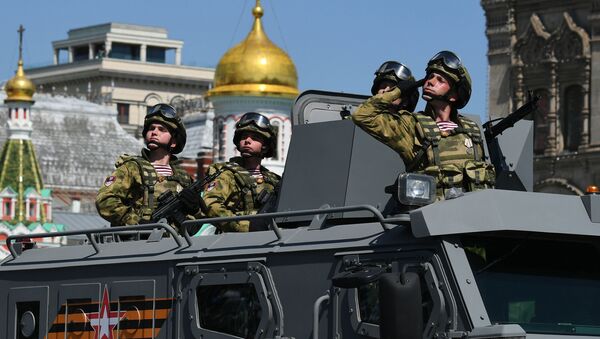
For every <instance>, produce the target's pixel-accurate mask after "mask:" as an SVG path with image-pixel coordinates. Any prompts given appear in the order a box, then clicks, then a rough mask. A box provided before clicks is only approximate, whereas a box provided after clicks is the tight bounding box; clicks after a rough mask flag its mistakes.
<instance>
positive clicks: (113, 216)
mask: <svg viewBox="0 0 600 339" xmlns="http://www.w3.org/2000/svg"><path fill="white" fill-rule="evenodd" d="M149 152H150V151H149V150H147V149H144V150H142V156H141V157H140V156H131V155H127V154H124V155H122V156H120V157H119V159H118V160H117V162H116V163H115V167H116V169H115V171H114V172H113V173H112V174H111V175H110V176H108V177H107V178H106V180H104V184H103V185H102V187H100V190H99V192H98V195H97V197H96V208H97V209H98V213H100V215H101V216H102V217H103V218H104V219H106V220H108V221H110V224H111V225H112V226H119V225H135V224H143V223H148V222H150V220H151V217H152V212H153V211H154V210H155V209H156V207H157V199H158V197H159V196H160V195H161V194H162V193H163V192H165V191H167V190H170V191H174V192H179V191H181V190H182V189H183V188H184V187H187V186H189V185H190V184H191V183H192V178H191V177H190V176H189V174H187V172H186V171H185V170H184V169H183V168H181V167H180V166H178V165H177V164H178V163H179V161H178V160H177V158H176V157H175V156H171V161H170V162H169V165H170V166H171V168H172V170H173V175H172V176H168V177H163V176H159V175H158V174H157V173H156V170H155V169H154V167H153V166H152V164H151V163H150V161H149V160H148V156H149ZM173 226H175V225H173Z"/></svg>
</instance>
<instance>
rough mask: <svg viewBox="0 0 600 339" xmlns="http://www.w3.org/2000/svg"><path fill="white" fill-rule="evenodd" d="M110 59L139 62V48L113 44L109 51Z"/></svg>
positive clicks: (137, 46)
mask: <svg viewBox="0 0 600 339" xmlns="http://www.w3.org/2000/svg"><path fill="white" fill-rule="evenodd" d="M110 57H111V58H115V59H125V60H140V46H139V45H130V44H122V43H118V42H115V43H113V44H112V48H111V50H110Z"/></svg>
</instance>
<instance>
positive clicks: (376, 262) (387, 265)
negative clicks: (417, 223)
mask: <svg viewBox="0 0 600 339" xmlns="http://www.w3.org/2000/svg"><path fill="white" fill-rule="evenodd" d="M422 255H423V257H420V258H418V259H417V258H415V257H403V258H399V257H396V256H395V255H394V256H390V255H389V254H388V255H387V256H386V255H377V256H373V257H371V258H368V257H363V256H362V255H361V257H360V261H359V262H357V261H356V260H355V259H354V258H356V257H354V256H352V255H349V256H347V257H345V258H343V261H344V262H350V263H353V264H351V265H350V266H347V267H345V268H343V270H342V271H350V272H352V271H355V272H357V273H356V274H355V277H356V276H358V275H360V274H362V273H365V274H366V276H372V275H373V272H376V271H378V270H381V269H382V268H383V269H384V272H387V273H392V274H398V275H400V272H401V271H403V270H406V272H414V273H416V274H418V276H419V284H420V287H421V304H420V305H421V306H422V309H421V310H420V312H421V314H422V316H423V323H422V328H423V329H424V333H433V332H435V331H438V330H440V329H439V328H436V325H435V324H439V323H445V322H446V321H447V318H445V317H446V315H447V314H448V312H449V310H448V303H447V302H446V301H445V299H446V298H447V297H448V296H447V295H445V294H442V291H441V290H440V289H437V288H432V286H438V284H437V283H434V284H433V285H432V284H431V282H435V281H438V277H439V276H438V275H437V274H436V272H435V271H436V268H435V266H434V265H433V263H432V262H429V261H426V262H421V260H422V259H423V258H425V257H429V256H430V254H429V253H425V252H423V253H422ZM348 300H349V301H350V302H349V304H348V306H349V308H350V310H351V311H350V312H348V314H349V315H350V322H351V324H352V328H353V329H354V331H355V332H356V333H358V334H361V335H362V336H365V337H370V338H379V322H380V311H379V307H380V306H379V282H378V280H377V281H374V282H371V283H368V284H365V285H362V286H360V287H358V288H351V289H348ZM407 305H409V304H407ZM407 307H412V306H407ZM353 310H358V312H354V311H353ZM411 310H412V308H411Z"/></svg>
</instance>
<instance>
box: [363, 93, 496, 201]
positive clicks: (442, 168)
mask: <svg viewBox="0 0 600 339" xmlns="http://www.w3.org/2000/svg"><path fill="white" fill-rule="evenodd" d="M400 95H401V91H400V90H399V89H398V88H395V89H393V90H392V91H390V92H386V93H383V94H377V95H375V96H373V97H371V98H369V99H368V100H366V101H365V102H364V103H363V104H362V105H360V106H359V108H358V109H357V110H356V111H355V112H354V114H353V115H352V119H353V121H354V122H355V123H356V124H357V125H358V126H360V127H361V128H362V129H364V130H365V131H366V132H368V133H369V134H371V135H372V136H374V137H375V138H376V139H378V140H379V141H381V142H383V143H384V144H386V145H388V146H389V147H391V148H392V149H394V150H395V151H396V152H398V153H399V154H400V156H401V157H402V159H403V160H404V163H405V164H406V167H407V169H409V170H412V171H415V172H420V173H425V174H428V175H431V176H433V177H434V178H435V179H436V185H437V186H438V197H439V198H441V197H443V194H444V192H445V190H446V189H448V188H450V187H462V188H463V190H465V191H472V190H475V189H480V188H486V187H491V186H493V183H494V179H495V173H494V169H493V166H491V165H490V164H487V163H486V162H484V161H483V159H484V150H483V146H482V138H481V134H480V130H479V127H478V126H477V124H475V123H474V122H473V121H471V120H469V119H467V118H465V117H463V116H460V115H458V113H456V112H455V113H456V114H455V116H457V117H458V118H457V119H456V120H458V121H455V122H456V123H457V124H458V126H459V127H458V128H456V129H455V130H454V131H452V132H449V133H448V132H444V133H442V132H441V131H440V130H439V128H438V127H437V124H436V123H435V120H434V118H433V117H434V112H433V111H432V110H431V108H430V106H429V105H428V106H427V107H426V110H425V112H417V113H410V112H408V111H399V112H397V113H392V112H390V105H391V103H392V101H394V100H396V99H397V98H399V97H400ZM419 152H426V156H423V157H421V161H419V163H418V164H417V163H415V161H416V160H417V158H418V156H417V155H418V154H419Z"/></svg>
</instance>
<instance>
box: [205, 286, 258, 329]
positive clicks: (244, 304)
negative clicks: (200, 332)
mask: <svg viewBox="0 0 600 339" xmlns="http://www.w3.org/2000/svg"><path fill="white" fill-rule="evenodd" d="M196 295H197V299H198V311H199V315H200V327H202V328H204V329H207V330H211V331H217V332H222V333H227V334H231V335H234V336H237V337H242V338H254V335H255V333H256V331H257V329H258V325H259V324H260V320H261V314H262V308H261V305H260V301H259V300H258V295H257V294H256V290H255V288H254V285H252V284H231V285H214V286H200V287H198V289H197V290H196Z"/></svg>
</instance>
